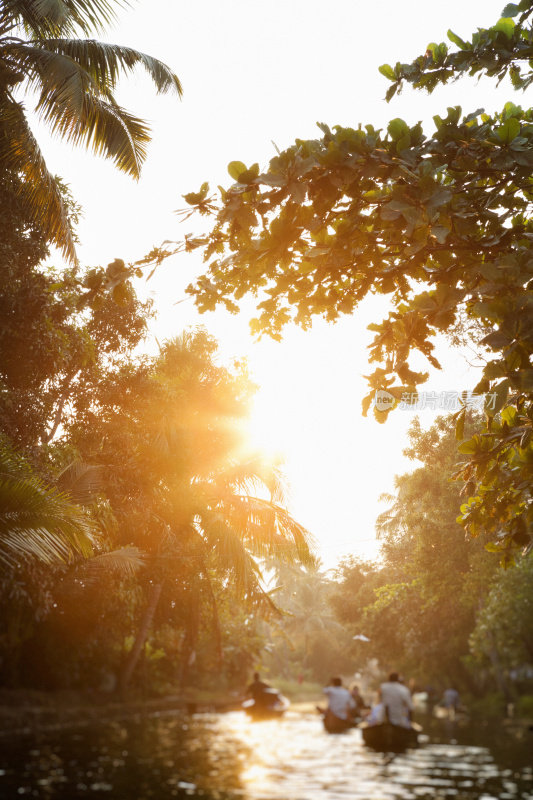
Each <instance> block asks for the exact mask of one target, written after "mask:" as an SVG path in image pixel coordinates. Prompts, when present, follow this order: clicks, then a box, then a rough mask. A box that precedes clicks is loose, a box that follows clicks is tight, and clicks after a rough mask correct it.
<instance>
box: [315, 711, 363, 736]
mask: <svg viewBox="0 0 533 800" xmlns="http://www.w3.org/2000/svg"><path fill="white" fill-rule="evenodd" d="M316 709H317V711H318V712H319V713H320V714H321V715H322V722H323V723H324V730H325V731H326V733H344V732H345V731H348V730H350V728H355V727H356V725H357V723H358V722H359V720H358V719H341V718H340V717H337V716H336V715H335V714H332V713H331V711H329V709H325V708H320V706H317V707H316Z"/></svg>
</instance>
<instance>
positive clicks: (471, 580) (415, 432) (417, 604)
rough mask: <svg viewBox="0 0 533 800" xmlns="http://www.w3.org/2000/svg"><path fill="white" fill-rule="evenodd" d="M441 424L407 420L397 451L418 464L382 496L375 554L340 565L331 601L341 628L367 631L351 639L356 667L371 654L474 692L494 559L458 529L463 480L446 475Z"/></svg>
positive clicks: (447, 447)
mask: <svg viewBox="0 0 533 800" xmlns="http://www.w3.org/2000/svg"><path fill="white" fill-rule="evenodd" d="M449 423H450V421H449V419H446V418H439V419H438V420H437V421H436V422H435V424H434V425H433V426H432V427H431V428H430V429H429V430H427V431H424V430H423V429H422V428H421V427H420V424H419V422H418V420H415V421H414V423H413V424H412V426H411V429H410V433H409V447H408V448H407V450H406V451H405V452H406V455H408V456H409V457H410V458H411V459H413V460H414V461H415V462H416V463H417V464H418V466H417V467H416V468H415V469H414V471H413V472H410V473H407V474H405V475H401V476H398V477H397V479H396V492H395V495H394V496H390V497H385V498H384V499H385V500H386V501H387V502H388V504H389V508H388V510H387V511H385V512H384V513H383V514H381V516H380V517H379V518H378V525H377V530H378V535H379V536H380V538H381V541H382V547H381V559H380V562H379V563H375V564H371V563H364V562H360V561H355V560H348V561H346V562H345V563H343V564H342V565H341V567H340V569H339V579H340V583H339V586H338V590H337V593H336V595H335V597H334V607H335V608H336V611H337V615H338V618H339V619H340V621H341V622H342V623H343V625H344V626H345V627H347V626H348V627H349V628H350V630H351V631H353V634H354V635H360V634H363V635H365V636H367V637H368V638H369V639H370V641H369V642H366V641H360V640H357V639H356V640H354V643H353V647H352V653H353V657H354V660H356V661H357V662H359V664H360V665H362V664H364V663H365V662H366V661H367V660H369V659H375V658H377V659H378V660H379V662H380V664H381V666H382V668H383V669H384V670H387V669H389V670H390V669H401V670H402V671H403V672H404V674H406V675H409V676H411V677H413V678H415V679H416V680H417V682H418V683H419V684H422V685H426V684H429V683H432V684H433V685H436V686H440V687H441V688H444V685H445V684H453V683H455V684H458V685H462V686H467V687H468V688H470V689H471V690H473V689H475V687H476V678H475V673H471V672H470V671H469V670H468V669H467V662H468V656H469V652H470V650H469V637H470V635H471V633H472V631H473V630H474V627H475V625H476V618H477V615H478V613H479V609H480V608H483V606H484V603H485V601H486V597H487V585H488V582H489V580H490V577H491V575H492V574H494V572H495V570H496V569H497V565H496V564H495V563H494V561H493V559H492V558H491V557H490V555H489V554H488V553H487V552H486V551H485V550H484V547H483V544H484V542H483V540H482V539H471V538H469V537H465V534H464V532H463V530H462V529H461V527H460V525H458V523H457V522H456V519H455V516H456V512H455V508H456V506H457V503H458V502H459V495H460V489H461V487H460V485H459V484H458V482H454V481H451V480H450V477H449V476H450V474H451V471H452V469H453V464H454V461H455V455H456V454H455V439H454V435H453V429H452V430H450V424H449ZM469 424H470V425H472V423H471V422H470V423H469ZM477 683H478V688H481V682H480V681H477Z"/></svg>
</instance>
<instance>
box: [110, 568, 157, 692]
mask: <svg viewBox="0 0 533 800" xmlns="http://www.w3.org/2000/svg"><path fill="white" fill-rule="evenodd" d="M162 588H163V584H162V583H154V584H153V585H152V588H151V590H150V594H149V595H148V602H147V604H146V608H145V609H144V614H143V618H142V620H141V624H140V627H139V630H138V632H137V636H136V637H135V641H134V643H133V647H132V648H131V650H130V652H129V653H128V657H127V658H126V661H125V662H124V665H123V667H122V669H121V671H120V677H119V681H118V688H119V692H120V694H121V696H124V695H125V693H126V691H127V688H128V685H129V682H130V680H131V676H132V675H133V672H134V670H135V667H136V666H137V664H138V661H139V656H140V655H141V652H142V649H143V647H144V645H145V642H146V640H147V638H148V634H149V633H150V627H151V625H152V620H153V618H154V614H155V610H156V608H157V604H158V603H159V598H160V596H161V590H162Z"/></svg>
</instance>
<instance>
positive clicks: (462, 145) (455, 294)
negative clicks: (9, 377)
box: [152, 1, 533, 559]
mask: <svg viewBox="0 0 533 800" xmlns="http://www.w3.org/2000/svg"><path fill="white" fill-rule="evenodd" d="M511 5H512V4H511ZM532 8H533V6H532V3H531V2H529V1H527V2H526V1H525V2H522V3H520V5H519V6H516V7H514V6H513V7H512V8H511V9H510V10H508V13H512V14H514V13H518V12H520V18H519V23H518V24H517V25H516V24H515V22H514V20H513V19H512V18H510V17H509V18H505V19H502V20H500V22H498V23H497V24H496V25H495V26H494V27H493V28H491V29H489V30H488V31H484V30H482V31H479V32H478V33H477V34H475V35H474V37H473V40H472V43H471V44H470V45H467V44H465V43H462V42H460V41H459V42H458V41H457V37H454V36H453V35H452V40H453V41H454V42H456V43H458V46H459V48H460V49H459V51H458V52H457V53H456V54H449V53H448V51H447V48H446V47H445V46H440V45H439V46H437V45H430V46H429V47H428V51H427V53H426V55H425V56H424V57H423V58H421V59H418V60H417V61H416V62H415V64H414V65H410V66H409V65H398V66H397V67H396V68H395V69H394V70H393V69H392V67H388V66H387V65H385V66H384V67H382V72H383V73H384V74H385V75H386V76H387V77H388V78H389V79H390V80H392V81H394V85H393V88H397V87H398V86H399V85H400V84H401V82H402V81H407V80H409V81H411V82H412V83H413V85H414V86H415V87H416V88H421V87H422V88H423V87H426V88H433V87H434V86H435V85H436V83H437V82H438V81H446V80H450V79H452V78H454V77H456V76H458V75H459V74H461V73H462V72H463V71H464V70H465V69H469V70H470V73H476V72H477V71H479V70H481V71H484V72H486V73H487V74H488V75H491V76H495V75H498V76H499V77H501V76H502V75H504V74H505V72H506V71H507V70H509V71H511V73H512V75H513V76H514V83H515V86H516V87H525V86H526V85H528V83H529V78H528V77H527V76H526V75H525V74H523V73H519V67H518V66H517V65H518V62H521V60H522V59H526V61H527V59H528V58H529V57H530V51H531V40H532V36H533V34H532V31H531V19H532ZM519 75H520V76H521V77H519ZM434 122H435V128H434V129H433V130H432V131H430V132H426V131H425V130H424V129H423V127H422V125H421V124H420V123H417V124H416V125H409V124H408V123H407V122H405V121H404V120H402V119H393V120H392V121H391V122H390V123H389V125H388V127H387V130H386V131H383V130H376V129H375V128H374V127H373V126H372V125H366V126H365V127H362V126H361V125H359V127H357V128H351V127H345V126H340V125H337V126H335V127H334V128H333V129H331V128H330V127H329V126H328V125H325V124H320V125H319V127H320V129H321V131H322V136H321V138H319V139H314V140H301V139H297V140H296V142H295V144H294V145H293V146H292V147H289V148H288V149H287V150H284V151H283V152H280V153H278V155H276V156H275V157H274V158H273V159H272V160H271V161H270V164H269V166H268V168H267V169H266V170H265V171H263V172H261V170H260V168H259V165H258V164H253V165H251V166H249V167H247V166H246V165H245V164H243V163H241V162H232V163H231V164H230V165H229V172H230V175H231V176H232V178H234V180H235V183H234V184H233V185H232V186H230V187H229V188H228V189H227V190H226V189H223V188H220V198H219V200H218V201H216V200H215V198H214V197H211V196H209V187H208V186H207V184H204V186H203V187H202V189H201V190H200V192H198V193H191V194H189V195H186V196H185V199H186V200H187V202H188V203H189V204H190V205H191V206H193V207H195V208H197V209H198V210H199V211H200V212H201V213H203V214H214V215H215V219H214V223H213V225H212V227H211V230H210V232H209V233H208V235H207V236H204V237H198V238H195V239H193V238H189V239H188V240H187V241H186V243H185V245H184V246H185V249H194V248H201V250H202V251H203V254H204V259H205V261H206V262H207V271H206V273H205V274H204V275H203V276H201V277H200V278H198V279H197V280H196V281H195V283H194V284H192V285H191V286H190V287H189V292H190V294H191V295H193V297H194V298H195V301H196V303H197V305H198V307H199V309H200V310H201V311H208V310H211V309H213V308H215V307H216V306H217V304H222V305H223V306H224V307H225V308H226V309H228V310H229V311H231V312H236V311H237V310H238V302H239V300H240V299H241V298H242V297H243V296H244V295H245V294H247V293H252V294H253V295H258V305H257V308H258V311H259V315H258V317H257V318H256V319H253V320H252V322H251V328H252V330H253V331H254V332H255V333H257V334H263V333H268V334H270V335H271V336H274V337H275V338H280V337H281V333H282V330H283V328H284V326H285V325H286V324H287V323H289V322H291V321H293V322H295V323H297V324H299V325H301V326H303V327H304V328H307V327H309V325H310V324H311V322H312V319H313V317H315V316H323V317H325V318H326V319H328V320H336V319H337V318H338V317H339V316H340V315H341V314H351V313H353V311H354V309H355V308H356V307H357V306H358V304H359V303H360V302H361V301H362V300H363V299H364V298H365V297H366V296H367V295H369V294H373V293H378V294H383V295H387V296H388V297H389V299H390V305H391V311H390V313H389V315H388V317H387V318H386V319H385V320H383V322H381V323H379V324H372V325H371V326H369V327H370V329H371V330H373V331H374V332H375V338H374V341H373V343H372V345H371V347H370V360H371V361H372V362H377V367H376V369H375V370H374V372H373V373H372V374H371V375H370V376H369V378H368V380H369V384H370V392H369V394H368V396H367V397H366V398H365V400H364V402H363V409H364V412H365V413H366V411H367V410H368V409H369V407H370V405H371V404H372V401H373V400H374V397H375V393H376V391H377V390H385V391H387V392H388V393H389V394H390V395H391V396H392V397H393V398H394V399H395V401H396V402H398V401H400V400H402V399H407V400H408V401H409V400H410V399H411V400H412V399H413V398H415V397H416V392H417V391H418V388H419V386H420V385H421V384H423V383H424V381H426V380H427V378H428V373H427V372H419V371H415V370H414V369H413V367H412V356H413V354H414V353H415V351H419V352H420V353H421V354H422V355H423V356H424V357H425V358H426V359H427V361H428V363H429V364H430V365H431V366H433V367H437V368H438V367H440V365H439V362H438V360H437V358H436V356H435V354H434V344H433V341H432V340H433V338H434V337H435V336H436V335H437V334H446V333H451V332H452V331H453V330H454V328H455V325H456V323H457V320H458V319H461V321H462V324H463V325H466V328H467V329H468V330H470V331H471V332H472V336H474V337H475V344H476V345H477V346H478V347H481V348H484V349H486V350H487V358H486V364H485V366H484V367H483V369H482V371H481V376H480V380H479V382H478V384H477V386H476V388H475V391H476V392H478V393H486V394H487V403H486V412H487V422H486V424H484V425H482V426H481V427H480V429H479V431H478V432H476V434H475V435H474V436H473V437H471V438H469V439H468V440H467V441H465V442H463V443H462V444H461V447H460V450H461V452H462V453H464V454H467V455H468V456H469V458H468V461H467V462H466V463H465V465H464V466H463V468H462V471H461V477H462V478H463V479H464V480H466V481H468V483H469V487H470V492H469V495H470V496H469V497H468V498H467V502H465V504H464V505H463V507H462V522H463V524H464V525H465V527H466V528H467V530H469V531H470V532H471V533H472V534H474V535H476V534H477V532H478V531H480V530H483V531H490V532H491V534H492V536H493V537H494V539H495V541H496V542H497V546H498V547H499V548H500V549H501V550H502V551H503V556H504V558H507V559H508V558H510V557H511V556H510V552H511V551H512V550H513V549H514V548H516V547H518V548H524V547H527V546H528V545H529V543H530V541H531V539H530V530H531V526H532V523H533V517H532V514H533V502H532V498H531V486H532V468H533V443H532V440H531V437H532V425H533V405H532V401H531V392H532V391H533V369H532V367H531V355H532V352H533V328H532V325H531V317H532V308H533V307H532V302H533V301H532V286H533V257H532V252H531V241H532V237H533V228H532V223H531V218H530V212H531V200H532V197H533V194H532V178H531V170H532V167H533V112H532V111H531V110H529V109H527V108H526V109H524V108H522V107H521V106H519V105H516V104H515V103H512V102H508V103H506V105H505V107H504V108H503V110H502V111H501V112H499V113H496V114H487V113H485V112H484V110H483V109H476V110H472V111H467V112H465V113H463V111H462V109H461V108H460V107H459V106H456V107H453V108H448V110H447V113H446V114H444V115H442V116H438V115H437V116H435V117H434ZM162 255H163V254H162V253H157V252H156V254H155V256H154V254H152V256H153V257H154V258H155V259H156V260H157V258H161V256H162ZM393 405H394V403H391V407H390V408H389V409H388V410H385V411H383V410H381V409H379V408H377V407H374V414H375V415H376V417H377V418H378V419H379V420H380V421H383V420H384V419H385V418H386V416H387V414H388V413H389V411H390V410H391V408H392V407H393ZM500 412H501V413H500ZM463 423H464V411H463V412H462V413H461V414H460V415H459V419H458V429H457V430H458V438H459V439H462V438H463V435H462V426H463Z"/></svg>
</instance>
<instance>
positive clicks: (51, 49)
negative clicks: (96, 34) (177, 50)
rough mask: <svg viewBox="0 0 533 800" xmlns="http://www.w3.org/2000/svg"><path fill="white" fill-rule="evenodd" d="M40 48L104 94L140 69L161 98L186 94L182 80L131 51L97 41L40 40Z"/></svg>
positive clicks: (159, 62)
mask: <svg viewBox="0 0 533 800" xmlns="http://www.w3.org/2000/svg"><path fill="white" fill-rule="evenodd" d="M38 46H39V48H42V49H43V50H45V51H47V52H48V53H49V54H52V53H53V54H56V55H58V56H63V57H65V58H66V60H67V61H70V63H72V64H75V65H77V66H78V67H79V68H81V69H83V70H84V71H85V72H86V73H87V75H90V77H91V78H92V80H93V81H94V83H95V85H96V86H97V87H98V89H99V90H100V91H102V92H106V91H113V90H114V89H115V88H116V85H117V82H118V79H119V78H120V76H121V74H123V73H126V74H127V73H128V72H132V71H133V70H134V69H135V68H136V67H138V66H140V67H144V69H145V71H146V72H147V74H148V76H149V77H150V78H151V79H152V80H153V82H154V85H155V87H156V89H157V93H158V94H165V93H167V92H175V93H176V94H177V95H178V96H179V97H181V95H182V93H183V89H182V86H181V82H180V80H179V78H178V77H177V75H175V74H174V73H173V72H172V70H171V69H169V67H167V65H166V64H164V63H163V62H162V61H159V60H158V59H157V58H153V57H152V56H149V55H147V54H146V53H142V52H140V51H139V50H134V49H133V48H131V47H124V46H122V45H117V44H108V43H105V42H97V41H95V40H94V39H41V40H39V43H38Z"/></svg>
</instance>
